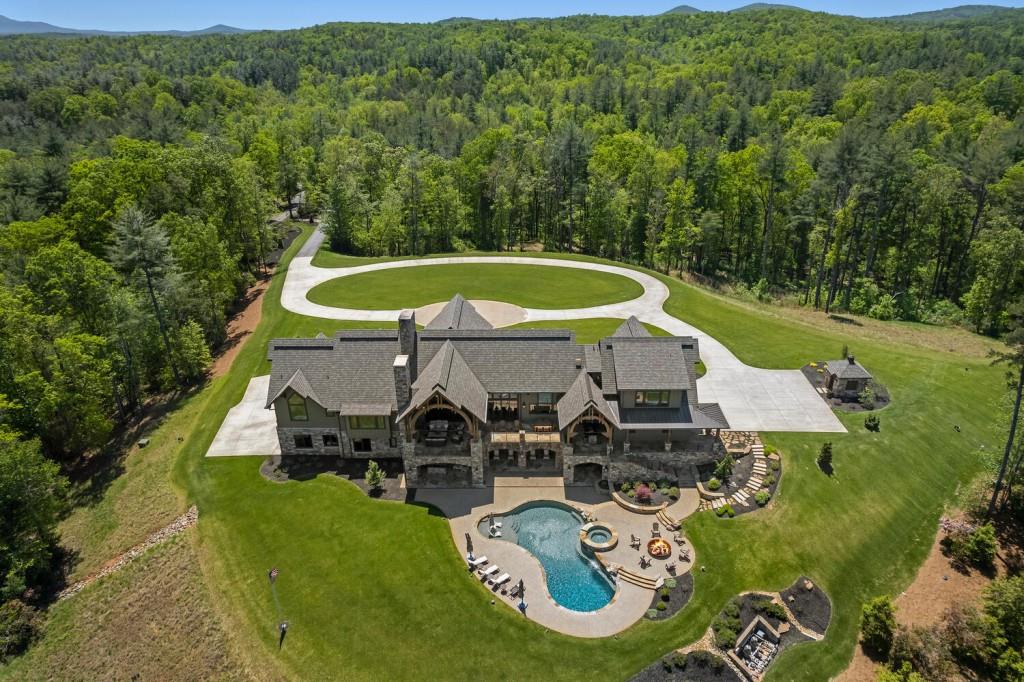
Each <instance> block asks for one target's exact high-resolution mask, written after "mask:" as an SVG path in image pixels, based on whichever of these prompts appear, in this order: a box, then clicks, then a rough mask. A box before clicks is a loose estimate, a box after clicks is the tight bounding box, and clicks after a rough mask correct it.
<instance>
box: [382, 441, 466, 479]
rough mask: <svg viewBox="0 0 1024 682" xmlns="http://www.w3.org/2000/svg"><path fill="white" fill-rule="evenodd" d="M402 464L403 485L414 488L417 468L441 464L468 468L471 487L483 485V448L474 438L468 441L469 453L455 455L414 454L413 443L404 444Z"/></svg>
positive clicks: (417, 476) (449, 453) (414, 445)
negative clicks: (403, 473)
mask: <svg viewBox="0 0 1024 682" xmlns="http://www.w3.org/2000/svg"><path fill="white" fill-rule="evenodd" d="M402 450H403V451H402V463H403V465H404V466H405V483H406V485H407V486H408V487H410V488H415V487H416V486H417V484H418V483H419V467H422V466H435V465H441V464H460V465H462V466H468V467H469V468H470V470H471V473H472V485H473V487H474V488H481V487H483V485H484V448H483V441H481V440H480V439H479V438H475V439H473V440H471V441H469V453H467V454H465V455H457V454H452V453H451V452H448V453H440V452H439V453H436V454H433V453H429V452H427V453H424V452H422V451H421V452H419V453H417V452H416V444H415V443H404V444H403V447H402Z"/></svg>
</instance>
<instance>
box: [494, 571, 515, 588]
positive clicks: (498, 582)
mask: <svg viewBox="0 0 1024 682" xmlns="http://www.w3.org/2000/svg"><path fill="white" fill-rule="evenodd" d="M511 577H512V576H510V575H509V574H508V573H502V574H501V575H499V576H498V577H497V578H495V579H494V586H495V587H498V586H499V585H501V584H502V583H506V582H508V580H509V578H511Z"/></svg>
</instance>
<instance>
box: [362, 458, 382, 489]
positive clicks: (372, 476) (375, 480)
mask: <svg viewBox="0 0 1024 682" xmlns="http://www.w3.org/2000/svg"><path fill="white" fill-rule="evenodd" d="M386 476H387V474H385V473H384V470H383V469H381V468H380V465H379V464H377V462H375V461H374V460H372V459H371V460H370V461H369V462H367V463H366V476H365V477H364V478H365V480H366V485H368V486H370V488H372V489H374V490H376V489H377V488H380V487H381V486H382V485H384V478H385V477H386Z"/></svg>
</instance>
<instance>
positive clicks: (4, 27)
mask: <svg viewBox="0 0 1024 682" xmlns="http://www.w3.org/2000/svg"><path fill="white" fill-rule="evenodd" d="M248 32H249V31H248V30H247V29H244V28H236V27H234V26H225V25H224V24H217V25H216V26H210V27H208V28H201V29H199V30H196V31H97V30H91V29H81V28H65V27H63V26H54V25H53V24H47V23H46V22H44V21H18V20H17V19H11V18H10V17H5V16H3V15H2V14H0V35H7V36H10V35H22V34H29V33H32V34H39V33H60V34H66V35H81V36H130V35H143V34H147V35H165V36H201V35H210V34H225V33H248Z"/></svg>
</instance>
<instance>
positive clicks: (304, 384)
mask: <svg viewBox="0 0 1024 682" xmlns="http://www.w3.org/2000/svg"><path fill="white" fill-rule="evenodd" d="M289 388H290V389H291V390H293V391H295V392H296V393H298V394H299V395H301V396H302V397H303V398H310V399H311V400H313V401H314V402H317V403H319V402H320V398H319V397H318V396H317V394H316V391H314V390H313V387H312V386H310V385H309V380H308V379H306V375H305V374H303V373H302V370H301V369H297V370H295V371H294V372H293V373H292V375H291V376H290V377H288V380H287V381H285V382H283V383H282V384H281V386H280V387H279V388H278V389H277V391H275V392H274V393H269V394H268V397H267V407H270V405H271V404H272V403H273V402H274V401H275V400H277V399H278V398H280V397H281V394H283V393H284V392H285V391H286V390H287V389H289Z"/></svg>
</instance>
